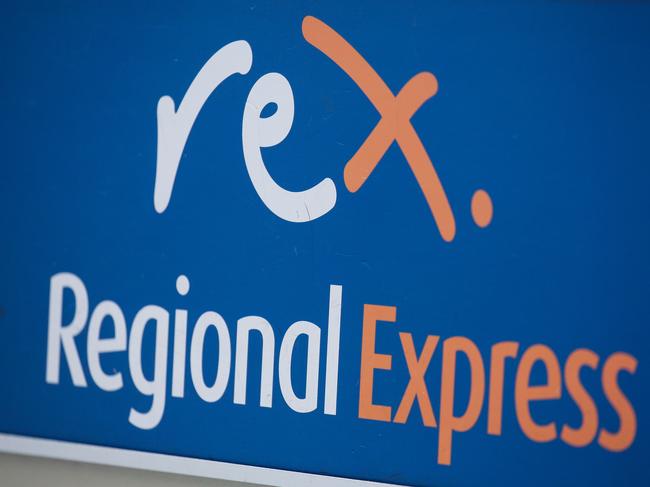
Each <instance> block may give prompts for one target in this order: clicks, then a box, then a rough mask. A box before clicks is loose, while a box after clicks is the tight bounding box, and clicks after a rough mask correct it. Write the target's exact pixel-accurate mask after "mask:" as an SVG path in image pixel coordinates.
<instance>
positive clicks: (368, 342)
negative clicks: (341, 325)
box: [359, 304, 397, 421]
mask: <svg viewBox="0 0 650 487" xmlns="http://www.w3.org/2000/svg"><path fill="white" fill-rule="evenodd" d="M396 316H397V308H395V307H394V306H377V305H373V304H366V305H364V307H363V336H362V338H361V377H360V379H359V417H360V418H363V419H374V420H375V421H390V416H391V408H390V406H381V405H377V404H373V402H372V387H373V382H374V371H375V369H382V370H390V369H391V366H392V357H391V356H390V355H386V354H382V353H375V338H376V335H377V321H388V322H391V323H393V322H395V319H396Z"/></svg>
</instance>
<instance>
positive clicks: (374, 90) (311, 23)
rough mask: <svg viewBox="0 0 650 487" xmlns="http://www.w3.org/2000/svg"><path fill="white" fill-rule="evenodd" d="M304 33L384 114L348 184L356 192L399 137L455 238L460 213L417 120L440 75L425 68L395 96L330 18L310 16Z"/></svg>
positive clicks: (441, 222)
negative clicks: (415, 124)
mask: <svg viewBox="0 0 650 487" xmlns="http://www.w3.org/2000/svg"><path fill="white" fill-rule="evenodd" d="M302 34H303V36H304V37H305V40H306V41H307V42H309V43H310V44H311V45H312V46H314V47H315V48H316V49H318V50H320V51H321V52H322V53H323V54H325V55H326V56H327V57H329V58H330V59H331V60H332V61H334V63H336V65H338V66H339V67H340V68H341V69H342V70H343V71H345V72H346V73H347V75H348V76H349V77H350V78H352V80H353V81H354V82H355V83H356V84H357V85H358V86H359V88H360V89H361V91H363V93H364V94H365V95H366V96H367V97H368V99H369V100H370V102H371V103H372V104H373V105H374V107H375V108H376V109H377V111H378V112H379V114H380V115H381V119H380V120H379V122H378V123H377V125H376V126H375V128H374V129H373V130H372V132H371V133H370V135H369V136H368V138H367V139H366V140H365V142H364V143H363V144H362V145H361V147H359V149H358V150H357V152H356V153H355V154H354V156H352V159H350V160H349V161H348V163H347V164H346V165H345V169H344V172H343V179H344V181H345V185H346V187H347V188H348V190H349V191H352V192H356V191H357V190H358V189H359V188H360V187H361V186H362V185H363V183H365V181H366V179H368V176H370V173H372V171H373V170H374V169H375V167H376V166H377V163H378V162H379V161H380V159H381V158H382V157H383V156H384V154H385V153H386V151H387V150H388V148H389V147H390V146H391V144H392V143H393V141H397V144H398V145H399V147H400V149H401V150H402V152H403V153H404V157H406V160H407V162H408V164H409V166H410V167H411V170H412V171H413V174H414V175H415V179H416V180H417V182H418V184H419V185H420V188H421V189H422V192H423V193H424V197H425V198H426V200H427V203H428V204H429V208H430V209H431V213H432V214H433V218H434V220H435V222H436V224H437V225H438V230H439V231H440V235H441V236H442V238H443V239H444V240H445V241H447V242H451V241H452V240H453V239H454V235H455V234H456V222H455V221H454V215H453V213H452V211H451V207H450V206H449V201H448V200H447V195H446V194H445V190H444V188H443V187H442V184H440V179H439V178H438V174H437V173H436V170H435V168H434V167H433V164H432V163H431V160H430V159H429V156H428V154H427V151H426V149H425V148H424V146H423V145H422V141H421V140H420V138H419V137H418V134H417V132H416V131H415V129H414V128H413V125H412V124H411V117H412V116H413V115H414V114H415V112H416V111H417V110H418V109H419V108H420V107H421V106H422V105H423V104H424V102H425V101H427V100H428V99H429V98H431V97H432V96H434V95H435V94H436V92H437V91H438V81H437V80H436V78H435V76H434V75H433V74H431V73H419V74H417V75H415V76H414V77H413V78H411V79H410V80H409V82H408V83H406V85H404V87H403V88H402V90H401V91H400V92H399V93H398V95H397V96H395V95H393V92H392V91H391V90H390V89H389V88H388V86H386V83H384V81H383V80H382V79H381V77H380V76H379V75H378V74H377V72H376V71H375V70H374V69H373V68H372V66H370V64H368V62H367V61H366V60H365V59H364V58H363V57H362V56H361V54H359V53H358V52H357V51H356V49H354V47H352V46H351V45H350V44H349V43H348V42H347V41H346V40H345V39H344V38H343V37H341V36H340V35H339V34H338V33H337V32H336V31H335V30H334V29H332V28H331V27H329V26H328V25H327V24H325V23H324V22H322V21H320V20H318V19H317V18H315V17H311V16H307V17H305V18H304V20H303V21H302Z"/></svg>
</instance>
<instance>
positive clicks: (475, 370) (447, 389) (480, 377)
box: [438, 337, 485, 465]
mask: <svg viewBox="0 0 650 487" xmlns="http://www.w3.org/2000/svg"><path fill="white" fill-rule="evenodd" d="M458 352H463V353H464V354H465V356H466V357H467V359H468V361H469V365H470V370H471V383H470V392H469V400H468V402H467V408H466V409H465V412H464V413H463V415H462V416H454V388H455V386H456V355H457V353H458ZM484 396H485V368H484V366H483V359H482V358H481V354H480V352H479V351H478V348H476V345H475V344H474V342H472V341H471V340H469V339H468V338H465V337H452V338H448V339H447V340H445V341H444V344H443V347H442V386H441V391H440V433H439V435H438V463H439V464H442V465H451V439H452V433H453V432H454V431H458V432H464V431H468V430H469V429H470V428H471V427H472V426H474V424H475V423H476V421H477V420H478V417H479V414H480V413H481V408H482V407H483V399H484Z"/></svg>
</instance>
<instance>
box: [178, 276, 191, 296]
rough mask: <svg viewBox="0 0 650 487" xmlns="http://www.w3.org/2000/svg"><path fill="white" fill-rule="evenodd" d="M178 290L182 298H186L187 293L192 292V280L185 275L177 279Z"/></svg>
mask: <svg viewBox="0 0 650 487" xmlns="http://www.w3.org/2000/svg"><path fill="white" fill-rule="evenodd" d="M176 290H177V291H178V294H180V295H181V296H185V295H186V294H187V293H189V292H190V280H189V279H188V278H187V276H186V275H185V274H181V275H180V276H178V278H177V279H176Z"/></svg>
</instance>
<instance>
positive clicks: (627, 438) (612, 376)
mask: <svg viewBox="0 0 650 487" xmlns="http://www.w3.org/2000/svg"><path fill="white" fill-rule="evenodd" d="M636 366H637V360H636V358H634V357H633V356H632V355H629V354H627V353H623V352H617V353H613V354H612V355H610V357H609V358H608V359H607V360H606V361H605V365H603V376H602V380H603V391H604V392H605V396H606V397H607V400H608V401H609V402H610V404H611V405H612V407H613V408H614V410H615V411H616V414H618V417H619V420H620V426H619V428H618V431H617V432H616V433H610V432H609V431H607V430H606V429H605V428H603V429H601V430H600V434H599V435H598V444H599V445H600V446H602V447H603V448H605V449H606V450H610V451H615V452H620V451H623V450H625V449H626V448H628V447H629V446H630V445H631V444H632V442H633V441H634V437H635V436H636V414H635V412H634V408H633V407H632V405H631V404H630V402H629V401H628V400H627V398H626V397H625V395H624V394H623V392H622V391H621V389H620V387H619V386H618V373H619V371H621V370H625V371H626V372H629V373H630V374H634V373H635V372H636Z"/></svg>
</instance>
